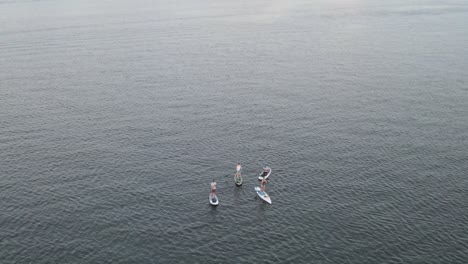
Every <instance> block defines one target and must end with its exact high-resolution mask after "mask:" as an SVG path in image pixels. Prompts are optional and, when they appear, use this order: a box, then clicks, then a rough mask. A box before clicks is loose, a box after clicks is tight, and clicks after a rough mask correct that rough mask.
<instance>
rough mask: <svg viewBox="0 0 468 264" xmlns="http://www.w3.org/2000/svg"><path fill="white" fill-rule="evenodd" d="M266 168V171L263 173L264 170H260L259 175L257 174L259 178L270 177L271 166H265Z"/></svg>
mask: <svg viewBox="0 0 468 264" xmlns="http://www.w3.org/2000/svg"><path fill="white" fill-rule="evenodd" d="M266 168H267V169H268V173H267V174H266V175H265V173H264V171H262V173H260V176H258V179H259V180H263V179H264V178H265V179H268V177H270V174H271V168H270V167H266Z"/></svg>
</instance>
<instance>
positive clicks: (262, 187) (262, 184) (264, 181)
mask: <svg viewBox="0 0 468 264" xmlns="http://www.w3.org/2000/svg"><path fill="white" fill-rule="evenodd" d="M266 184H267V180H266V179H265V178H263V179H262V182H261V183H260V188H261V189H262V191H265V190H266Z"/></svg>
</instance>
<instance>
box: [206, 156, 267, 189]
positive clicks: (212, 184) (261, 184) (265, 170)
mask: <svg viewBox="0 0 468 264" xmlns="http://www.w3.org/2000/svg"><path fill="white" fill-rule="evenodd" d="M236 169H237V173H236V174H240V171H241V169H242V166H241V165H240V163H237V166H236ZM268 170H269V168H267V167H265V168H263V173H264V174H265V175H266V173H268ZM266 184H267V180H266V179H265V177H264V178H263V179H262V181H261V182H260V188H261V189H262V191H265V190H266ZM211 193H212V194H214V195H216V181H215V180H214V179H213V181H211Z"/></svg>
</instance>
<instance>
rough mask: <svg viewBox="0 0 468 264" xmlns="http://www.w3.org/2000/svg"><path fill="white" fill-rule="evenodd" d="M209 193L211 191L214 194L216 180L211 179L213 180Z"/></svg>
mask: <svg viewBox="0 0 468 264" xmlns="http://www.w3.org/2000/svg"><path fill="white" fill-rule="evenodd" d="M211 193H213V194H215V195H216V182H215V180H214V179H213V181H212V182H211Z"/></svg>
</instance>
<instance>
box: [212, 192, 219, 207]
mask: <svg viewBox="0 0 468 264" xmlns="http://www.w3.org/2000/svg"><path fill="white" fill-rule="evenodd" d="M210 204H211V205H218V204H219V200H218V196H217V195H216V194H213V193H210Z"/></svg>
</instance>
